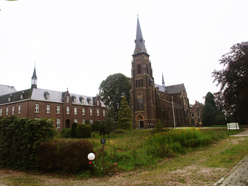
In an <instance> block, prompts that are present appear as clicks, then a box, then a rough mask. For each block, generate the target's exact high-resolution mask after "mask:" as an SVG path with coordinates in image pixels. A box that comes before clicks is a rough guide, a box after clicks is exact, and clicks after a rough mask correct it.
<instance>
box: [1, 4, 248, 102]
mask: <svg viewBox="0 0 248 186" xmlns="http://www.w3.org/2000/svg"><path fill="white" fill-rule="evenodd" d="M247 7H248V1H246V0H243V1H239V0H232V1H228V0H212V1H211V0H207V1H200V0H195V1H192V0H187V1H186V0H175V1H172V0H168V1H167V0H161V1H156V0H153V1H145V0H141V1H135V0H125V1H118V0H112V1H110V0H95V1H83V0H18V1H5V0H0V9H1V11H0V84H2V85H14V86H15V87H16V89H17V90H23V89H28V88H30V87H31V76H32V73H33V69H34V65H35V64H36V70H37V76H38V88H43V89H47V90H57V91H66V89H67V88H68V90H69V92H70V93H75V94H82V95H88V96H95V95H96V94H97V93H98V92H99V90H98V87H99V85H100V83H101V82H102V81H103V80H104V79H106V78H107V76H109V75H110V74H115V73H123V74H124V75H126V76H128V77H131V61H132V54H133V52H134V47H135V43H134V40H135V36H136V24H137V14H138V15H139V20H140V24H141V29H142V33H143V37H144V39H145V44H146V49H147V52H148V54H149V55H150V60H151V63H152V68H153V75H154V79H155V83H157V84H161V83H162V73H163V74H164V79H165V85H166V86H168V85H173V84H180V83H184V85H185V87H186V91H187V94H188V98H189V101H190V103H191V104H193V103H194V102H195V100H198V101H200V102H204V100H203V99H202V97H203V96H205V95H206V94H207V92H212V93H213V92H217V91H218V90H219V88H218V87H216V85H215V84H213V78H212V77H211V76H212V75H211V73H212V71H213V70H214V69H218V70H219V69H221V68H223V67H222V66H221V65H219V59H220V58H221V56H222V55H223V54H225V53H227V52H228V51H229V49H230V47H231V46H232V45H233V44H235V43H239V42H242V41H247V40H248V11H247Z"/></svg>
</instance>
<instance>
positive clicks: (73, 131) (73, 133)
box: [71, 122, 77, 138]
mask: <svg viewBox="0 0 248 186" xmlns="http://www.w3.org/2000/svg"><path fill="white" fill-rule="evenodd" d="M76 128H77V123H76V122H73V123H72V125H71V137H72V138H76V137H77V134H76Z"/></svg>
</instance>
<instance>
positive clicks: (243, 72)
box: [212, 42, 248, 123]
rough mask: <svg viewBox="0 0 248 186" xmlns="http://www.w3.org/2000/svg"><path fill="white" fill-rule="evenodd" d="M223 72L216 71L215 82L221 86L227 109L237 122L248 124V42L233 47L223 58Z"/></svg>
mask: <svg viewBox="0 0 248 186" xmlns="http://www.w3.org/2000/svg"><path fill="white" fill-rule="evenodd" d="M220 64H221V65H223V69H222V70H214V71H213V72H212V75H213V77H214V82H216V83H217V86H220V90H221V91H223V94H224V98H225V108H226V110H227V111H228V112H230V113H231V114H232V115H233V116H234V117H235V118H236V120H237V121H239V122H243V123H245V122H248V114H247V113H248V107H247V105H248V97H247V95H248V86H247V85H248V42H242V43H237V44H235V45H233V46H232V47H231V49H230V51H229V52H228V53H226V54H224V55H223V56H222V58H221V59H220Z"/></svg>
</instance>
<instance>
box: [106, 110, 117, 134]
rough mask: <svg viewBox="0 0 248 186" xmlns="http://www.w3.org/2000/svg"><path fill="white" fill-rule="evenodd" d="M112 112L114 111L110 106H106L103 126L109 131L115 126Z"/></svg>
mask: <svg viewBox="0 0 248 186" xmlns="http://www.w3.org/2000/svg"><path fill="white" fill-rule="evenodd" d="M113 113H114V112H113V111H112V108H110V107H108V108H107V112H106V116H105V126H106V129H107V130H108V131H109V132H113V131H114V130H115V128H116V127H115V125H114V119H113V118H114V115H113Z"/></svg>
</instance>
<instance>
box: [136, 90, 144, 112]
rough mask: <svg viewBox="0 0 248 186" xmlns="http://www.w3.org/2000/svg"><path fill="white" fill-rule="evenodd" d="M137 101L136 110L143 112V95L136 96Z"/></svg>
mask: <svg viewBox="0 0 248 186" xmlns="http://www.w3.org/2000/svg"><path fill="white" fill-rule="evenodd" d="M137 101H138V110H144V104H143V95H142V94H138V96H137Z"/></svg>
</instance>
